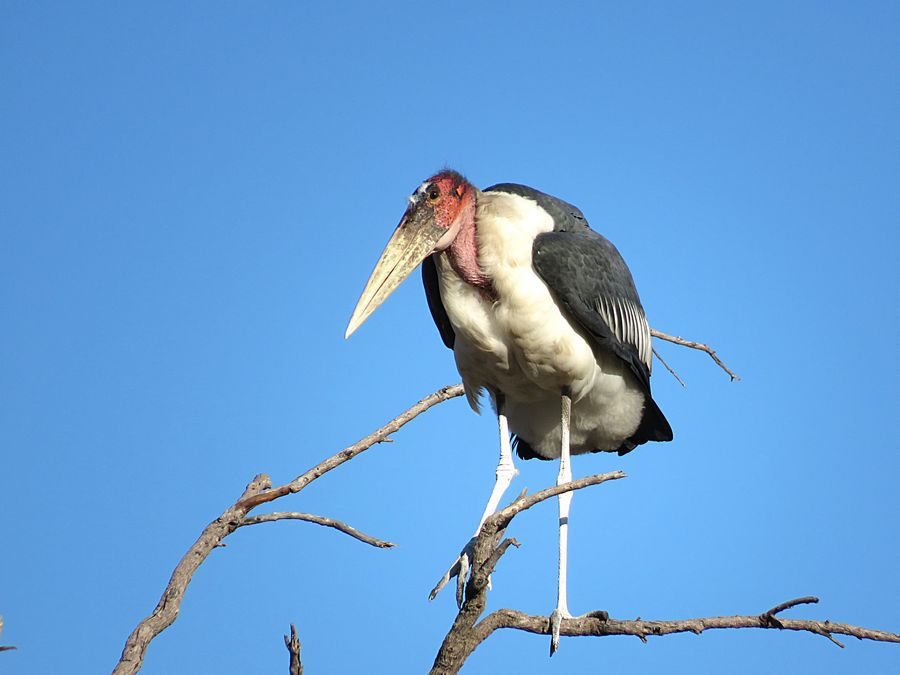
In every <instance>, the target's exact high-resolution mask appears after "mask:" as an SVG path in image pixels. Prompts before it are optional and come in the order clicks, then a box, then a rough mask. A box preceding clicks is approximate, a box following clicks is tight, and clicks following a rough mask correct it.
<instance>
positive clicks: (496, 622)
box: [476, 609, 900, 647]
mask: <svg viewBox="0 0 900 675" xmlns="http://www.w3.org/2000/svg"><path fill="white" fill-rule="evenodd" d="M767 615H768V613H764V614H759V615H755V616H754V615H747V616H715V617H707V618H701V619H681V620H677V621H643V620H641V619H634V620H631V621H628V620H624V621H622V620H617V619H607V620H605V621H604V620H602V619H598V618H594V617H587V616H585V617H575V618H573V619H563V620H562V626H561V629H560V633H561V634H562V635H571V636H598V637H599V636H606V635H633V636H635V637H637V638H639V639H641V640H642V641H643V642H646V641H647V638H648V637H649V636H654V635H671V634H673V633H696V634H697V635H699V634H700V633H702V632H703V631H705V630H714V629H723V628H772V629H776V630H782V629H783V630H794V631H805V632H808V633H814V634H816V635H821V636H823V637H826V638H828V639H829V640H831V641H832V642H834V643H835V644H837V645H838V646H840V647H843V645H842V644H841V643H840V642H838V641H837V640H835V639H834V638H833V637H832V634H834V633H837V634H839V635H850V636H852V637H855V638H858V639H860V640H876V641H878V642H900V634H897V633H889V632H887V631H882V630H873V629H871V628H861V627H859V626H851V625H848V624H845V623H832V622H831V621H813V620H809V619H778V625H776V624H774V623H768V622H767V621H766V619H764V618H763V617H766V616H767ZM476 628H477V637H478V638H479V640H478V641H479V643H480V642H482V641H484V640H485V639H486V638H487V637H488V636H489V635H490V634H491V633H493V632H494V631H495V630H497V629H498V628H515V629H518V630H524V631H527V632H529V633H538V634H541V635H549V634H550V619H549V618H548V617H546V616H531V615H528V614H523V613H522V612H517V611H515V610H512V609H499V610H497V611H496V612H494V613H493V614H491V615H490V616H488V617H487V618H486V619H485V620H484V621H482V622H481V623H480V624H478V626H477V627H476Z"/></svg>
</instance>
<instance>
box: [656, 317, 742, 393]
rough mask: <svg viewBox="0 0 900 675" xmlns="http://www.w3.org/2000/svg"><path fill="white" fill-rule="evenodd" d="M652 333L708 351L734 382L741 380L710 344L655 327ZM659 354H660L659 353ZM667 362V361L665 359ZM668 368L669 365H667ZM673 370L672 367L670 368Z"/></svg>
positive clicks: (680, 343) (686, 345)
mask: <svg viewBox="0 0 900 675" xmlns="http://www.w3.org/2000/svg"><path fill="white" fill-rule="evenodd" d="M650 335H652V336H653V337H655V338H659V339H660V340H665V341H666V342H674V343H675V344H676V345H681V346H682V347H688V348H690V349H699V350H700V351H701V352H706V353H707V354H709V356H710V358H712V360H713V361H715V362H716V365H717V366H719V368H721V369H722V370H724V371H725V372H726V373H728V376H729V377H730V378H731V380H732V382H733V381H734V380H740V379H741V378H740V377H738V375H737V373H735V372H733V371H732V370H730V369H729V368H728V366H726V365H725V364H724V363H723V362H722V360H721V359H720V358H719V357H718V356H716V351H715V350H714V349H713V348H712V347H710V346H709V345H705V344H703V343H701V342H694V341H693V340H685V339H684V338H683V337H678V336H677V335H669V334H668V333H663V332H662V331H659V330H656V329H655V328H651V329H650ZM657 356H659V354H657ZM660 361H662V359H660ZM663 364H665V361H663ZM666 367H667V368H668V366H666ZM669 370H670V372H671V369H669ZM673 374H674V373H673Z"/></svg>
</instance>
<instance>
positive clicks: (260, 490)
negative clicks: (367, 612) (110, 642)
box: [113, 385, 463, 675]
mask: <svg viewBox="0 0 900 675" xmlns="http://www.w3.org/2000/svg"><path fill="white" fill-rule="evenodd" d="M462 393H463V388H462V385H454V386H451V387H444V388H443V389H439V390H438V391H436V392H434V393H433V394H429V395H428V396H426V397H425V398H423V399H422V400H421V401H419V402H418V403H416V404H415V405H414V406H412V407H411V408H410V409H409V410H406V411H405V412H403V413H401V414H400V415H398V416H397V417H395V418H394V419H392V420H391V421H390V422H388V423H387V424H385V425H384V426H383V427H381V428H380V429H378V430H377V431H375V432H373V433H371V434H369V435H368V436H366V437H365V438H363V439H362V440H360V441H359V442H357V443H354V444H353V445H351V446H350V447H348V448H345V449H344V450H341V451H340V452H338V453H337V454H335V455H332V456H331V457H329V458H328V459H326V460H324V461H322V462H320V463H319V464H317V465H316V466H314V467H313V468H311V469H310V470H309V471H307V472H306V473H304V474H301V475H300V476H298V477H297V478H295V479H294V480H292V481H290V482H289V483H285V484H284V485H280V486H278V487H275V488H273V487H272V481H271V480H270V479H269V477H268V476H267V475H265V474H259V475H258V476H256V477H255V478H254V479H253V480H252V481H251V482H250V484H249V485H248V486H247V488H246V489H245V490H244V492H243V494H242V495H241V496H240V498H239V499H238V500H237V501H236V502H235V503H234V504H232V505H231V506H229V507H228V508H227V509H226V510H225V512H224V513H223V514H222V515H221V516H219V517H218V518H216V519H215V520H214V521H212V522H211V523H210V524H209V525H207V526H206V528H205V529H204V530H203V532H202V533H201V534H200V537H199V538H198V539H197V541H195V542H194V544H193V545H192V546H191V547H190V548H189V549H188V551H187V553H186V554H185V555H184V557H183V558H182V559H181V561H180V562H179V563H178V565H177V566H176V567H175V571H174V572H172V576H171V578H170V579H169V583H168V584H167V585H166V588H165V590H164V591H163V594H162V597H161V598H160V600H159V603H158V604H157V605H156V609H154V610H153V612H152V613H151V614H150V616H148V617H147V618H146V619H144V620H143V621H141V622H140V623H139V624H138V625H137V627H136V628H135V629H134V631H133V632H132V633H131V635H130V636H129V637H128V640H127V641H126V642H125V648H124V649H123V650H122V656H121V658H120V659H119V662H118V664H116V667H115V670H113V675H125V674H126V673H129V674H131V673H137V672H138V671H139V670H140V669H141V666H142V664H143V662H144V656H145V655H146V653H147V647H148V646H149V645H150V642H151V641H152V640H153V639H154V638H155V637H156V636H157V635H159V634H160V633H161V632H162V631H164V630H165V629H166V628H168V627H169V626H171V625H172V623H173V622H174V621H175V619H176V618H177V617H178V612H179V611H180V609H181V602H182V600H184V594H185V592H186V591H187V587H188V584H190V583H191V579H193V577H194V573H195V572H196V571H197V569H198V568H199V567H200V565H201V564H202V563H203V562H204V561H205V560H206V559H207V558H208V557H209V554H210V553H211V552H212V551H213V550H214V549H215V548H217V547H219V546H221V545H222V540H223V539H225V537H227V536H228V535H229V534H231V533H232V532H234V531H235V530H237V529H238V528H239V527H244V526H247V525H255V524H257V523H263V522H271V521H274V520H284V519H295V520H308V521H310V522H315V523H318V524H320V525H327V526H329V527H334V528H335V529H337V530H340V531H342V532H345V533H347V534H349V535H350V536H352V537H354V538H356V539H359V540H360V541H364V542H366V543H368V544H372V545H373V546H379V547H387V546H391V545H392V544H390V543H389V542H386V541H382V540H380V539H375V538H374V537H369V536H368V535H365V534H363V533H361V532H359V531H358V530H356V529H355V528H352V527H350V526H349V525H346V524H345V523H342V522H340V521H336V520H333V519H331V518H325V517H323V516H312V515H311V514H300V513H293V512H292V513H273V514H268V515H265V516H257V517H252V518H248V517H247V514H248V513H249V512H250V511H251V510H253V509H254V508H256V507H257V506H259V505H261V504H267V503H269V502H272V501H274V500H276V499H279V498H280V497H284V496H285V495H289V494H294V493H296V492H300V491H301V490H302V489H303V488H305V487H306V486H307V485H309V484H310V483H312V482H313V481H314V480H316V479H317V478H319V477H320V476H322V475H323V474H325V473H327V472H328V471H331V470H332V469H334V468H335V467H338V466H340V465H341V464H343V463H344V462H346V461H348V460H350V459H353V458H354V457H356V456H357V455H359V454H360V453H362V452H365V451H366V450H368V449H369V448H371V447H372V446H373V445H376V444H377V443H381V442H383V441H387V440H389V438H388V437H389V436H390V435H391V434H392V433H394V432H395V431H397V430H398V429H400V428H401V427H403V425H405V424H406V423H407V422H409V421H410V420H412V419H415V418H416V417H417V416H419V415H420V414H422V413H423V412H425V411H426V410H428V409H429V408H431V407H433V406H435V405H437V404H438V403H441V402H442V401H446V400H448V399H451V398H454V397H456V396H460V395H461V394H462Z"/></svg>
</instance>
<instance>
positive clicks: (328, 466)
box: [243, 384, 463, 511]
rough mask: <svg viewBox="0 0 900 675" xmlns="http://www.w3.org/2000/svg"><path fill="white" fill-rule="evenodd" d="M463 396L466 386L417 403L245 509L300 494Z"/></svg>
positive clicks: (252, 499) (261, 495)
mask: <svg viewBox="0 0 900 675" xmlns="http://www.w3.org/2000/svg"><path fill="white" fill-rule="evenodd" d="M462 394H463V386H462V385H461V384H455V385H452V386H449V387H444V388H442V389H438V390H437V391H436V392H434V393H433V394H429V395H428V396H426V397H425V398H423V399H422V400H421V401H419V402H418V403H416V404H415V405H414V406H413V407H411V408H410V409H409V410H407V411H406V412H404V413H401V414H400V415H398V416H397V417H395V418H394V419H392V420H391V421H390V422H388V423H387V424H385V425H384V426H383V427H381V428H380V429H378V430H377V431H374V432H372V433H371V434H369V435H368V436H366V437H365V438H363V439H362V440H361V441H358V442H357V443H354V444H353V445H351V446H350V447H349V448H346V449H344V450H341V451H340V452H339V453H337V454H336V455H332V456H331V457H329V458H328V459H326V460H325V461H323V462H319V463H318V464H316V465H315V466H314V467H313V468H311V469H310V470H309V471H307V472H306V473H304V474H302V475H300V476H297V477H296V478H295V479H294V480H292V481H291V482H290V483H285V484H284V485H279V486H278V487H276V488H272V489H271V490H268V491H266V492H260V493H257V494H255V495H251V496H249V497H247V498H246V504H243V506H244V507H245V508H247V510H248V511H249V510H250V509H253V508H256V507H257V506H259V505H260V504H265V503H266V502H271V501H272V500H274V499H278V498H279V497H283V496H285V495H287V494H292V493H295V492H300V490H302V489H303V488H305V487H306V486H307V485H309V484H310V483H312V482H313V481H314V480H316V478H318V477H319V476H321V475H322V474H324V473H327V472H328V471H331V470H332V469H334V468H335V467H338V466H340V465H341V464H343V463H344V462H346V461H349V460H351V459H353V458H354V457H356V456H357V455H358V454H359V453H361V452H364V451H365V450H368V449H369V448H371V447H372V446H373V445H375V444H376V443H382V442H384V441H389V440H390V439H389V438H388V436H390V435H391V434H392V433H394V432H395V431H397V430H398V429H400V428H401V427H403V425H405V424H406V423H407V422H409V421H410V420H412V419H415V418H416V417H418V416H419V415H421V414H422V413H423V412H425V411H426V410H428V409H429V408H431V407H432V406H435V405H437V404H438V403H442V402H444V401H446V400H448V399H451V398H455V397H457V396H462Z"/></svg>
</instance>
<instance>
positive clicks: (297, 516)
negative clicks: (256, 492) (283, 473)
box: [238, 511, 396, 548]
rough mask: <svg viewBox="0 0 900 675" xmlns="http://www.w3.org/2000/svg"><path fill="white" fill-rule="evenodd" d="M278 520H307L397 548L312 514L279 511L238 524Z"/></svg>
mask: <svg viewBox="0 0 900 675" xmlns="http://www.w3.org/2000/svg"><path fill="white" fill-rule="evenodd" d="M278 520H305V521H306V522H308V523H315V524H316V525H323V526H324V527H333V528H334V529H336V530H340V531H341V532H343V533H344V534H349V535H350V536H351V537H353V538H354V539H359V540H360V541H361V542H364V543H366V544H369V545H371V546H375V547H377V548H391V547H393V546H396V544H392V543H391V542H389V541H383V540H381V539H376V538H375V537H370V536H369V535H368V534H364V533H363V532H360V531H359V530H357V529H356V528H355V527H351V526H350V525H347V523H344V522H341V521H340V520H335V519H334V518H327V517H325V516H317V515H315V514H312V513H299V512H297V511H279V512H276V513H267V514H266V515H264V516H247V517H246V518H244V519H243V520H242V521H241V522H240V523H238V527H245V526H247V525H258V524H259V523H274V522H276V521H278Z"/></svg>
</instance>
